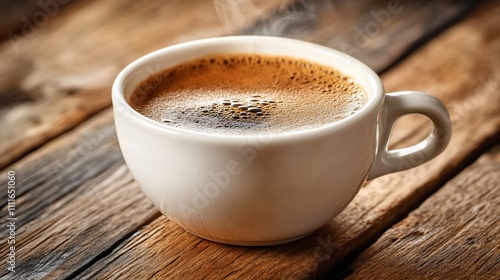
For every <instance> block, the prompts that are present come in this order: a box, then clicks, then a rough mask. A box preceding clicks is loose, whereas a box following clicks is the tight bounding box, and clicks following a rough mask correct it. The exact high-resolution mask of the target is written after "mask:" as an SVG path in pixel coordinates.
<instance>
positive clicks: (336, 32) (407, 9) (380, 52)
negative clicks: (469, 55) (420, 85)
mask: <svg viewBox="0 0 500 280" xmlns="http://www.w3.org/2000/svg"><path fill="white" fill-rule="evenodd" d="M474 4H475V1H470V0H468V1H426V0H416V1H415V0H403V1H385V0H379V1H348V0H338V1H327V0H313V1H296V2H295V3H294V5H289V6H286V7H284V8H282V9H280V10H279V12H278V13H277V14H276V15H273V17H271V18H269V19H263V20H261V21H259V22H257V23H256V24H255V25H253V26H251V27H249V28H248V29H246V30H243V31H242V33H243V34H261V35H274V36H280V37H290V38H298V39H302V40H306V41H310V42H315V43H318V44H321V45H324V46H328V47H331V48H334V49H338V50H340V51H342V52H345V53H348V54H350V55H352V56H354V57H356V58H358V59H359V60H361V61H362V62H364V63H365V64H367V65H368V66H370V67H371V68H372V69H374V70H375V71H376V72H378V73H380V72H382V71H383V70H385V69H387V68H388V67H390V66H391V65H392V64H389V62H392V63H395V62H396V61H398V60H399V59H400V58H401V57H402V56H404V55H406V54H407V53H408V52H409V51H411V50H412V49H413V48H415V47H418V46H420V45H421V44H422V42H423V41H425V40H427V39H429V38H431V37H432V36H434V35H435V34H436V33H438V32H439V31H441V30H442V29H443V28H445V27H446V26H447V25H448V24H450V23H451V22H454V21H455V20H457V19H458V18H461V17H462V16H463V15H464V14H465V13H467V12H468V11H469V10H470V9H471V7H473V6H474Z"/></svg>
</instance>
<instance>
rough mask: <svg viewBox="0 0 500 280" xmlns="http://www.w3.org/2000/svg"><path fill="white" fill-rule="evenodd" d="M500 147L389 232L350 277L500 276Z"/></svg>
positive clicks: (351, 270)
mask: <svg viewBox="0 0 500 280" xmlns="http://www.w3.org/2000/svg"><path fill="white" fill-rule="evenodd" d="M498 186H500V146H497V147H496V149H494V150H492V151H490V152H488V153H487V154H485V155H483V156H481V158H480V159H479V160H478V161H477V162H475V163H474V164H473V165H471V166H469V167H468V168H467V169H465V170H464V171H463V172H461V173H460V174H459V175H458V176H457V177H455V178H454V179H453V180H451V181H450V182H448V183H447V184H446V185H445V186H444V187H443V188H441V189H440V190H439V191H438V192H437V193H436V194H434V195H433V196H431V197H430V198H429V199H427V200H426V201H425V203H424V204H422V205H421V206H420V207H419V208H418V209H416V210H415V211H413V212H411V213H410V215H409V216H408V217H407V218H405V219H404V220H402V221H401V222H399V223H398V224H397V225H395V226H393V227H392V228H391V229H390V230H388V231H387V232H385V233H384V235H382V237H381V238H380V239H379V240H377V242H376V243H375V244H373V245H372V246H371V247H370V248H368V249H367V250H366V251H364V252H363V254H361V255H360V256H359V257H358V258H357V259H356V261H355V262H354V263H353V264H352V265H351V266H350V267H349V268H348V269H347V270H346V272H345V274H344V275H343V277H347V279H410V278H411V279H444V278H447V279H500V252H499V251H500V245H499V240H498V236H499V235H500V208H499V207H498V206H499V205H500V189H499V188H498Z"/></svg>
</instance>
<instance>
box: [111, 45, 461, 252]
mask: <svg viewBox="0 0 500 280" xmlns="http://www.w3.org/2000/svg"><path fill="white" fill-rule="evenodd" d="M214 53H257V54H266V55H280V56H288V57H295V58H301V59H305V60H308V61H313V62H318V63H321V64H324V65H328V66H331V67H334V68H336V69H338V70H340V71H341V72H343V73H344V74H346V75H348V76H350V77H352V78H354V79H355V80H356V81H357V82H358V83H359V84H360V85H361V86H362V87H363V88H364V90H365V91H366V93H367V94H368V102H367V103H366V104H365V106H364V107H363V108H362V109H361V110H360V111H358V112H356V113H355V114H353V115H351V116H349V117H347V118H345V119H342V120H340V121H337V122H334V123H331V124H329V125H326V126H323V127H320V128H316V129H312V130H308V131H302V132H295V133H288V134H277V135H270V136H262V135H250V136H248V135H246V136H241V135H240V136H238V135H236V136H230V135H216V134H204V133H200V132H194V131H188V130H184V129H180V128H175V127H170V126H167V125H164V124H161V123H158V122H156V121H153V120H151V119H148V118H146V117H145V116H143V115H141V114H139V113H138V112H136V111H135V110H134V109H132V108H131V106H130V105H129V104H128V102H127V98H128V97H129V96H130V94H131V93H132V92H133V90H134V88H135V87H136V86H137V85H138V84H139V83H140V82H141V81H143V80H145V79H146V78H147V77H149V76H150V75H151V74H153V73H155V72H158V71H160V70H163V69H165V68H169V67H172V66H174V65H177V64H180V63H183V62H186V61H189V60H193V59H195V58H199V57H202V56H205V55H208V54H214ZM112 91H113V92H112V99H113V108H114V116H115V124H116V130H117V134H118V140H119V144H120V147H121V151H122V153H123V156H124V158H125V161H126V163H127V165H128V167H129V169H130V172H131V173H132V175H133V177H134V179H135V180H136V181H137V182H138V184H139V185H140V186H141V188H142V190H143V192H144V193H145V194H146V196H147V197H148V198H149V199H150V200H151V201H152V202H153V204H154V205H155V206H156V207H157V208H158V209H159V210H160V211H161V212H162V213H163V214H164V215H166V216H167V217H168V218H169V219H172V220H174V221H176V222H177V223H179V224H180V225H181V226H182V227H184V228H185V229H187V230H188V231H190V232H192V233H194V234H196V235H198V236H201V237H203V238H206V239H209V240H213V241H217V242H221V243H227V244H234V245H271V244H280V243H285V242H288V241H292V240H295V239H298V238H300V237H303V236H306V235H308V234H310V233H312V232H313V231H315V230H316V229H318V228H319V227H321V226H322V225H324V224H326V223H328V222H329V221H330V220H332V219H333V218H334V217H335V216H336V215H337V214H339V213H340V212H341V211H342V209H344V208H345V206H346V205H347V204H348V203H349V202H350V201H351V200H352V199H353V197H354V196H355V195H356V193H357V192H358V190H359V188H360V187H361V185H362V184H363V183H364V182H365V180H366V179H367V178H368V179H372V178H375V177H378V176H381V175H384V174H387V173H390V172H395V171H399V170H404V169H408V168H411V167H414V166H416V165H419V164H422V163H424V162H426V161H428V160H430V159H432V158H434V157H435V156H437V155H438V154H440V153H441V152H442V151H443V150H444V149H445V147H446V146H447V144H448V142H449V139H450V135H451V125H450V119H449V116H448V113H447V111H446V108H445V107H444V106H443V105H442V104H441V102H439V101H438V100H437V99H436V98H434V97H432V96H430V95H427V94H424V93H420V92H414V91H405V92H398V93H390V94H385V92H384V88H383V86H382V82H381V80H380V78H379V77H378V76H377V74H376V73H375V72H373V71H372V70H371V69H370V68H369V67H367V66H366V65H364V64H363V63H361V62H359V61H358V60H356V59H354V58H352V57H351V56H349V55H346V54H344V53H341V52H338V51H336V50H332V49H329V48H326V47H323V46H319V45H315V44H312V43H308V42H303V41H298V40H292V39H285V38H275V37H260V36H237V37H221V38H212V39H205V40H199V41H193V42H188V43H183V44H179V45H175V46H171V47H167V48H164V49H161V50H158V51H156V52H153V53H150V54H148V55H146V56H144V57H141V58H139V59H137V60H136V61H134V62H133V63H131V64H130V65H128V66H127V67H126V68H125V69H124V70H123V71H122V72H121V73H120V74H119V75H118V77H117V78H116V80H115V82H114V84H113V90H112ZM413 113H416V114H421V115H424V116H426V117H428V118H429V119H430V120H431V122H432V123H433V125H434V129H433V132H432V133H431V134H430V135H429V136H428V137H427V138H426V139H425V140H423V141H422V142H420V143H418V144H416V145H414V146H411V147H407V148H404V149H399V150H388V148H387V145H388V141H389V138H390V134H391V130H392V127H393V124H394V122H395V121H396V120H397V119H398V118H399V117H401V116H403V115H406V114H413Z"/></svg>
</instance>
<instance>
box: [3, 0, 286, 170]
mask: <svg viewBox="0 0 500 280" xmlns="http://www.w3.org/2000/svg"><path fill="white" fill-rule="evenodd" d="M281 2H282V1H281V0H272V1H262V0H259V1H257V2H256V3H257V4H258V5H257V7H258V8H259V11H260V12H259V13H254V17H257V16H267V15H268V13H270V12H271V11H272V10H275V9H278V8H279V5H280V3H281ZM39 11H42V12H43V11H44V10H43V8H41V7H39ZM35 13H36V12H35ZM152 18H154V20H151V19H152ZM250 19H252V18H250ZM250 19H249V20H250ZM193 23H195V24H196V25H193ZM30 24H31V25H30ZM25 25H26V26H28V27H29V26H32V27H31V28H26V32H20V34H18V35H17V36H16V37H14V38H15V39H17V40H10V39H9V40H7V41H4V42H3V43H2V44H0V60H1V61H2V63H1V64H0V102H1V106H0V118H1V119H2V120H3V121H2V122H1V123H0V130H1V131H2V132H3V133H2V134H1V135H0V143H2V145H1V146H0V169H3V168H5V167H6V166H7V165H8V164H9V163H12V162H13V161H15V160H16V159H19V158H20V157H22V156H23V155H25V154H26V153H28V152H30V151H31V150H33V149H35V148H37V147H40V146H41V145H43V144H44V143H46V142H47V141H48V140H50V139H52V138H54V137H56V136H57V135H59V134H61V133H63V132H65V131H67V130H69V129H71V128H73V127H74V126H76V125H77V124H79V123H81V122H82V121H84V120H85V119H87V118H88V117H90V116H92V115H95V114H96V113H98V112H100V111H102V110H103V109H105V108H106V107H109V106H110V103H111V98H110V91H111V84H112V82H113V79H114V78H115V77H116V75H117V74H118V72H119V71H120V70H121V69H122V68H123V67H125V66H126V65H127V64H128V63H130V62H132V61H133V60H134V59H136V58H138V57H139V56H142V55H144V54H146V53H148V52H151V51H153V50H156V49H159V48H162V47H164V46H167V45H171V44H174V43H179V42H184V41H188V40H193V39H199V38H202V37H213V36H220V35H223V34H224V28H223V26H222V24H221V22H220V20H219V17H218V16H217V12H216V10H215V8H214V4H213V2H212V1H204V0H191V1H180V0H176V1H168V2H165V1H147V2H144V3H143V2H137V1H132V0H127V1H122V0H110V1H78V2H75V3H73V4H72V5H69V6H68V7H66V8H65V9H64V10H62V9H61V10H60V11H59V12H58V13H55V14H54V17H49V19H48V20H47V21H46V22H44V23H43V25H42V24H40V25H37V24H36V22H35V21H33V20H28V23H26V24H25ZM23 26H24V25H23ZM195 26H196V27H199V28H196V29H192V28H193V27H195ZM21 29H22V28H21ZM22 30H23V29H22ZM89 101H91V102H89Z"/></svg>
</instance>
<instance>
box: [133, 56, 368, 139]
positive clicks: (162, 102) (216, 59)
mask: <svg viewBox="0 0 500 280" xmlns="http://www.w3.org/2000/svg"><path fill="white" fill-rule="evenodd" d="M366 102H367V95H366V93H365V92H364V91H363V89H362V88H361V86H360V85H358V84H357V83H356V82H355V81H354V80H353V79H352V78H350V77H348V76H345V75H344V74H342V73H341V72H340V71H338V70H336V69H334V68H331V67H328V66H324V65H320V64H317V63H312V62H309V61H306V60H301V59H297V58H290V57H283V56H265V55H260V54H259V55H257V54H221V55H211V56H206V57H202V58H199V59H196V60H193V61H189V62H186V63H183V64H180V65H177V66H174V67H171V68H168V69H166V70H163V71H161V72H159V73H156V74H153V75H152V76H150V77H149V78H147V79H146V80H145V81H143V82H142V83H140V84H139V86H137V88H136V89H135V90H134V92H133V93H132V95H131V96H130V98H129V103H130V105H131V106H132V107H133V108H134V109H135V110H137V111H138V112H139V113H141V114H142V115H144V116H146V117H148V118H151V119H153V120H155V121H158V122H161V123H163V124H165V125H167V126H173V127H178V128H182V129H186V130H191V131H196V132H202V133H210V134H226V135H227V134H230V135H259V134H264V135H272V134H283V133H293V132H298V131H304V130H310V129H315V128H319V127H322V126H325V125H328V124H330V123H333V122H335V121H338V120H341V119H343V118H346V117H348V116H349V115H352V114H354V113H356V112H357V111H359V110H360V109H361V108H362V107H363V106H364V104H366Z"/></svg>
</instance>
